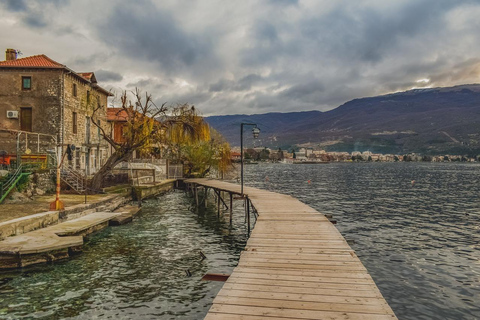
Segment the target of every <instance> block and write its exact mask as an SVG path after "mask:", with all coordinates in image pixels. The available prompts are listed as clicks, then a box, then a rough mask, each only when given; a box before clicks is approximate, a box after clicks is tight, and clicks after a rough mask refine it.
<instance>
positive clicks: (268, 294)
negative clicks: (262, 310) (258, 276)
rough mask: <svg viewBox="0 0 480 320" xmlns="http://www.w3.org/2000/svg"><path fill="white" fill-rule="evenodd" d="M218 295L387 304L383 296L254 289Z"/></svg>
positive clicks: (234, 290)
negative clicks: (346, 295)
mask: <svg viewBox="0 0 480 320" xmlns="http://www.w3.org/2000/svg"><path fill="white" fill-rule="evenodd" d="M217 296H226V297H243V298H256V299H275V300H291V301H309V302H327V303H351V304H363V305H372V304H374V305H386V306H388V304H387V302H386V301H385V299H383V298H382V297H376V298H365V297H344V296H338V295H328V294H305V293H290V292H266V291H253V290H236V289H226V288H223V289H222V290H220V292H219V293H218V294H217Z"/></svg>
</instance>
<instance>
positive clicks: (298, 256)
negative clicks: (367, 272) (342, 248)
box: [240, 251, 359, 261]
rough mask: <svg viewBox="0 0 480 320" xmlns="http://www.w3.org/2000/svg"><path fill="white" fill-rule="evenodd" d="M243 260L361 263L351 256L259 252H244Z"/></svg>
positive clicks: (242, 254)
mask: <svg viewBox="0 0 480 320" xmlns="http://www.w3.org/2000/svg"><path fill="white" fill-rule="evenodd" d="M240 257H241V258H263V259H288V260H290V259H293V260H306V261H359V260H358V258H356V257H354V256H351V255H350V254H348V253H347V254H308V253H281V252H257V251H243V252H242V253H241V255H240Z"/></svg>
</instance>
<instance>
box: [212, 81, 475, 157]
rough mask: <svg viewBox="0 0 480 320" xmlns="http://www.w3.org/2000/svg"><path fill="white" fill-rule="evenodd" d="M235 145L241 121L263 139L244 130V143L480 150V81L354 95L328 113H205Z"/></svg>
mask: <svg viewBox="0 0 480 320" xmlns="http://www.w3.org/2000/svg"><path fill="white" fill-rule="evenodd" d="M205 119H206V121H207V122H208V123H209V124H210V126H211V127H213V128H214V129H216V130H217V131H219V132H220V133H221V134H222V135H223V136H224V137H225V138H226V139H227V141H228V142H229V143H230V144H231V145H233V146H239V145H240V123H242V122H248V123H256V124H257V125H258V127H259V128H260V129H261V133H260V137H259V138H258V139H257V140H253V138H252V135H251V134H250V133H249V132H248V130H245V134H244V136H245V146H252V145H256V146H266V147H270V148H282V149H290V148H298V147H302V146H304V147H317V148H322V149H325V150H328V151H348V152H352V151H367V150H369V151H372V152H379V153H396V154H404V153H411V152H414V153H420V154H471V155H477V154H480V84H470V85H460V86H455V87H444V88H428V89H414V90H409V91H405V92H398V93H392V94H387V95H382V96H376V97H369V98H361V99H354V100H351V101H348V102H346V103H345V104H343V105H341V106H339V107H337V108H335V109H332V110H329V111H325V112H321V111H306V112H289V113H266V114H253V115H225V116H211V117H206V118H205ZM246 128H251V127H246Z"/></svg>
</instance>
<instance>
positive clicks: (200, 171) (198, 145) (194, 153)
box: [161, 104, 231, 177]
mask: <svg viewBox="0 0 480 320" xmlns="http://www.w3.org/2000/svg"><path fill="white" fill-rule="evenodd" d="M161 122H162V124H164V128H165V129H166V132H164V134H163V135H162V138H163V140H162V141H161V143H162V144H163V145H165V146H167V154H168V157H169V158H170V159H171V160H173V161H176V162H181V163H183V165H184V168H185V174H186V175H187V176H198V177H204V176H205V175H207V174H208V173H209V172H210V170H211V169H215V170H217V171H219V172H220V173H221V175H222V176H223V175H224V173H225V172H226V171H228V169H230V167H231V162H230V146H229V145H228V143H227V142H226V141H225V140H224V139H223V137H222V136H221V135H220V134H219V133H218V132H216V131H215V130H213V129H212V128H210V126H209V125H208V123H207V122H206V121H205V120H204V119H203V117H202V116H200V115H199V114H198V112H197V109H195V107H194V106H189V105H188V104H183V105H177V106H176V107H175V108H174V109H173V111H172V112H171V114H170V115H169V116H168V118H167V119H164V120H162V121H161Z"/></svg>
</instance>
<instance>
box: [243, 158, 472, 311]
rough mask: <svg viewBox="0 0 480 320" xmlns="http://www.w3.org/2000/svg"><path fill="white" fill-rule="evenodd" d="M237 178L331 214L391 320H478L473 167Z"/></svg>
mask: <svg viewBox="0 0 480 320" xmlns="http://www.w3.org/2000/svg"><path fill="white" fill-rule="evenodd" d="M245 176H246V178H245V179H246V181H248V183H249V184H250V185H252V186H255V187H259V188H264V189H268V190H271V191H277V192H282V193H286V194H290V195H292V196H294V197H297V198H298V199H299V200H301V201H303V202H305V203H307V204H308V205H310V206H311V207H313V208H315V209H317V210H318V211H320V212H321V213H324V214H332V215H333V217H334V218H335V219H336V220H337V221H338V224H337V225H336V226H337V228H338V229H339V230H340V232H341V233H342V234H343V236H344V237H346V238H349V239H354V240H355V244H354V245H352V248H353V249H354V250H355V251H356V253H357V255H358V256H359V258H360V259H361V260H362V262H363V264H364V265H365V266H366V268H367V269H368V271H369V272H370V274H371V275H372V277H373V279H374V280H375V282H376V284H377V285H378V287H379V288H380V290H381V292H382V294H383V295H384V296H385V298H386V299H387V301H388V303H389V304H390V306H391V307H392V309H393V310H394V312H395V314H396V315H397V316H398V318H399V319H411V320H415V319H452V320H454V319H480V198H479V195H480V166H479V165H477V164H454V163H331V164H313V165H302V164H296V165H284V167H282V165H249V166H246V173H245ZM267 177H268V179H266V178H267ZM308 180H310V183H309V182H308ZM412 180H415V183H414V184H413V185H412Z"/></svg>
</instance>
